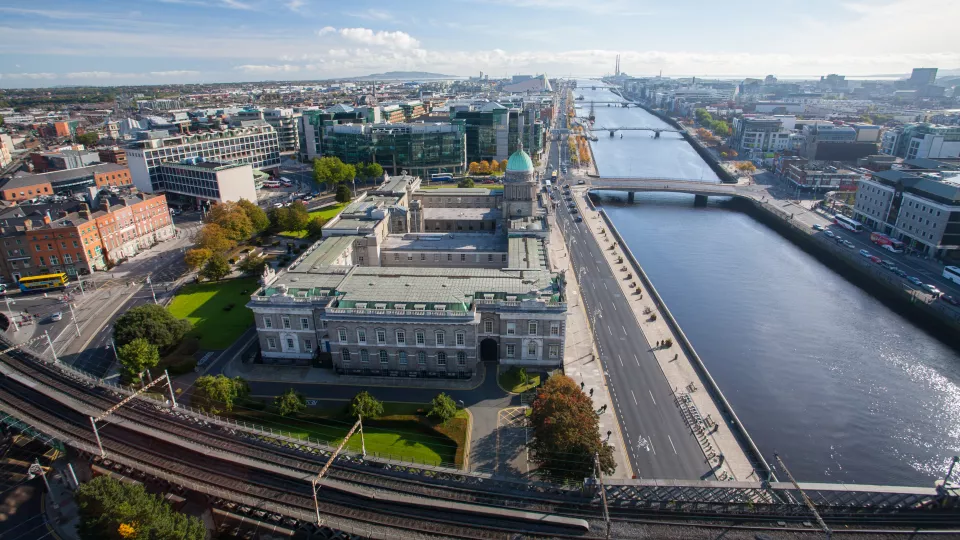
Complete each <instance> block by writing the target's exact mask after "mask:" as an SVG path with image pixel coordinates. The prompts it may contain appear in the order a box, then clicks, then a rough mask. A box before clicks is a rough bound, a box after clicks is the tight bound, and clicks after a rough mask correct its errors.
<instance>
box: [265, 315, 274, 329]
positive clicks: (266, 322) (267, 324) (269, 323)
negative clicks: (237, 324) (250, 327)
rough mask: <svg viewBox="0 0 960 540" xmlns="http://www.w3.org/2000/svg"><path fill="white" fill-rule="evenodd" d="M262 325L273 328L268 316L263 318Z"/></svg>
mask: <svg viewBox="0 0 960 540" xmlns="http://www.w3.org/2000/svg"><path fill="white" fill-rule="evenodd" d="M263 327H264V328H273V321H272V320H271V319H270V318H269V317H264V318H263Z"/></svg>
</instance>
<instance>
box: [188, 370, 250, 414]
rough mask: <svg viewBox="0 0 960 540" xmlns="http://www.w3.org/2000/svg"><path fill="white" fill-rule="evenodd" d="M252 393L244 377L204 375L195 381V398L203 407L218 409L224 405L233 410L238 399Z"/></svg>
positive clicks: (227, 409)
mask: <svg viewBox="0 0 960 540" xmlns="http://www.w3.org/2000/svg"><path fill="white" fill-rule="evenodd" d="M249 394H250V386H249V385H248V384H247V381H245V380H244V379H243V378H242V377H234V378H232V379H231V378H229V377H226V376H225V375H216V376H211V375H204V376H202V377H198V378H197V381H196V382H195V383H194V393H193V398H194V400H195V401H196V402H197V403H199V405H200V407H201V408H204V409H209V410H211V411H216V410H217V409H218V408H219V407H223V408H224V410H226V411H232V410H233V405H234V403H236V401H237V400H238V399H242V398H245V397H247V396H248V395H249Z"/></svg>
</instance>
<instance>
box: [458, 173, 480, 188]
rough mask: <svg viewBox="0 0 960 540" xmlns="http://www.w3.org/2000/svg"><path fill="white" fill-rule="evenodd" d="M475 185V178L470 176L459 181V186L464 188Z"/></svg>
mask: <svg viewBox="0 0 960 540" xmlns="http://www.w3.org/2000/svg"><path fill="white" fill-rule="evenodd" d="M475 185H476V184H474V183H473V178H470V177H469V176H468V177H466V178H461V179H460V181H459V182H457V187H462V188H472V187H474V186H475Z"/></svg>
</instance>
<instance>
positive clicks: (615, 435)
mask: <svg viewBox="0 0 960 540" xmlns="http://www.w3.org/2000/svg"><path fill="white" fill-rule="evenodd" d="M547 220H548V221H549V225H550V241H549V245H548V248H549V250H550V264H551V265H552V266H553V268H552V270H553V271H555V272H558V271H561V270H565V271H566V279H567V313H568V315H567V328H566V335H565V337H564V354H563V372H564V374H565V375H566V376H568V377H570V378H571V379H573V380H574V381H576V382H579V383H580V384H581V385H582V386H583V390H584V392H590V391H591V390H593V396H592V398H593V405H594V408H595V409H597V410H600V409H603V410H604V411H605V412H604V413H603V414H601V415H600V436H601V437H606V433H607V432H608V431H611V432H612V433H611V435H610V438H609V440H608V442H609V443H610V445H611V446H613V449H614V453H613V456H614V459H615V460H616V463H617V469H616V471H615V472H614V473H613V474H612V475H610V476H609V478H632V477H633V468H632V467H631V465H630V459H629V458H628V457H627V445H626V444H625V443H624V440H623V435H622V433H621V432H620V423H619V422H617V417H616V414H615V413H614V411H615V410H616V409H615V408H614V404H613V400H612V399H611V397H610V392H609V391H608V389H607V380H606V377H605V376H604V369H603V365H602V364H601V363H600V355H599V354H597V349H596V346H595V344H594V341H593V333H592V332H591V331H590V324H589V323H588V321H587V312H586V310H585V308H584V305H583V300H582V299H581V296H580V285H579V283H578V281H577V273H576V271H574V269H573V265H572V263H571V262H570V255H569V253H567V246H566V243H564V240H563V234H562V233H561V232H560V227H559V226H558V225H557V222H556V214H555V213H554V210H553V209H551V210H550V212H549V213H548V215H547Z"/></svg>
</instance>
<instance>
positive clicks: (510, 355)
mask: <svg viewBox="0 0 960 540" xmlns="http://www.w3.org/2000/svg"><path fill="white" fill-rule="evenodd" d="M516 350H517V346H516V345H513V344H508V345H507V358H513V356H514V355H515V354H516Z"/></svg>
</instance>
